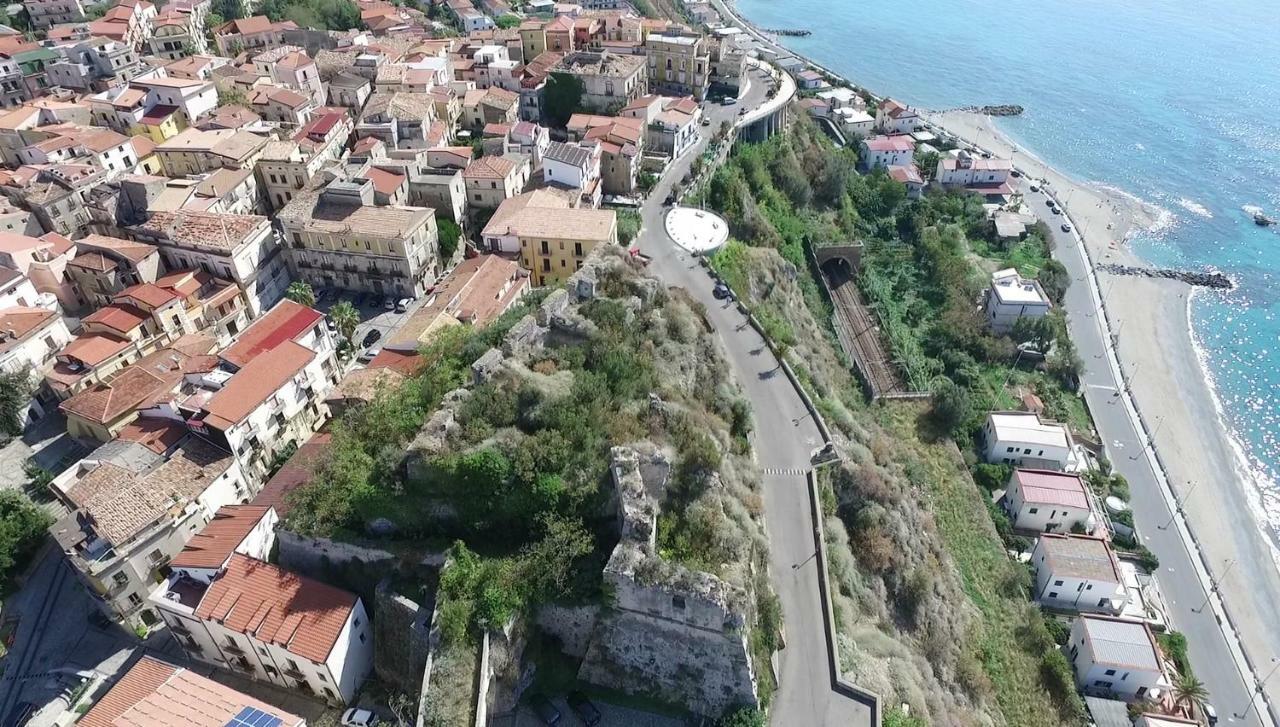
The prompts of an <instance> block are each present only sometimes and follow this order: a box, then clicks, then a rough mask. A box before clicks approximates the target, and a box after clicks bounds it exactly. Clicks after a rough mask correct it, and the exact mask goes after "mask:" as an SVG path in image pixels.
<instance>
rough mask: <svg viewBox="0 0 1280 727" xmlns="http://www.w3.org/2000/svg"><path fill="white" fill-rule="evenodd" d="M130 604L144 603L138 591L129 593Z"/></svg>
mask: <svg viewBox="0 0 1280 727" xmlns="http://www.w3.org/2000/svg"><path fill="white" fill-rule="evenodd" d="M129 605H130V606H139V605H142V596H139V595H138V594H136V593H130V594H129Z"/></svg>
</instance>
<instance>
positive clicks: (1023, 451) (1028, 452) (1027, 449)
mask: <svg viewBox="0 0 1280 727" xmlns="http://www.w3.org/2000/svg"><path fill="white" fill-rule="evenodd" d="M1022 453H1023V454H1031V448H1030V447H1027V448H1026V449H1024V450H1022Z"/></svg>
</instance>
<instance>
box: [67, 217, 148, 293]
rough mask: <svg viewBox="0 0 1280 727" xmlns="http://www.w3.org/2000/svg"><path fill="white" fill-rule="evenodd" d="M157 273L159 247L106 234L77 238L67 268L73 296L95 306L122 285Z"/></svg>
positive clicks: (137, 281)
mask: <svg viewBox="0 0 1280 727" xmlns="http://www.w3.org/2000/svg"><path fill="white" fill-rule="evenodd" d="M159 274H160V251H159V249H158V248H156V247H155V246H154V245H148V244H146V243H144V242H137V241H135V240H122V239H120V238H118V237H108V236H106V235H89V236H87V237H84V238H82V239H80V240H77V241H76V255H75V257H73V258H71V260H70V261H69V262H68V263H67V268H66V276H67V278H68V281H69V282H70V283H71V286H72V288H73V289H74V290H75V294H76V299H77V300H78V301H79V302H80V303H81V304H82V305H84V306H87V307H89V308H91V309H95V310H96V309H98V308H101V307H102V306H105V305H108V304H109V303H110V302H111V299H112V298H113V297H114V296H115V295H116V294H117V293H119V292H120V291H122V290H124V289H125V288H128V287H130V286H133V285H137V284H139V283H154V282H155V281H156V278H157V277H158V276H159Z"/></svg>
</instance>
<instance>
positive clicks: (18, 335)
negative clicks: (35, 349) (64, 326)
mask: <svg viewBox="0 0 1280 727" xmlns="http://www.w3.org/2000/svg"><path fill="white" fill-rule="evenodd" d="M57 317H58V314H57V313H56V312H55V311H51V310H46V309H44V308H24V307H22V306H14V307H13V308H5V309H3V310H0V331H13V338H9V337H8V336H6V337H5V338H4V339H3V340H0V353H5V352H6V351H8V350H9V349H11V348H15V347H17V346H18V345H19V344H20V343H22V342H23V341H25V340H26V339H27V337H28V336H30V335H31V334H32V333H34V332H36V331H39V330H41V329H42V328H44V327H45V326H47V325H49V324H50V323H52V322H53V321H54V320H55V319H57Z"/></svg>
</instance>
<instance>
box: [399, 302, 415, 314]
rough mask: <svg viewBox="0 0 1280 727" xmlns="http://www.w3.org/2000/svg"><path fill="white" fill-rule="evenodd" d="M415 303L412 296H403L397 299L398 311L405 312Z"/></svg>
mask: <svg viewBox="0 0 1280 727" xmlns="http://www.w3.org/2000/svg"><path fill="white" fill-rule="evenodd" d="M411 303H413V299H412V298H401V299H400V300H397V301H396V313H404V312H405V311H407V310H409V305H410V304H411Z"/></svg>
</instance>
